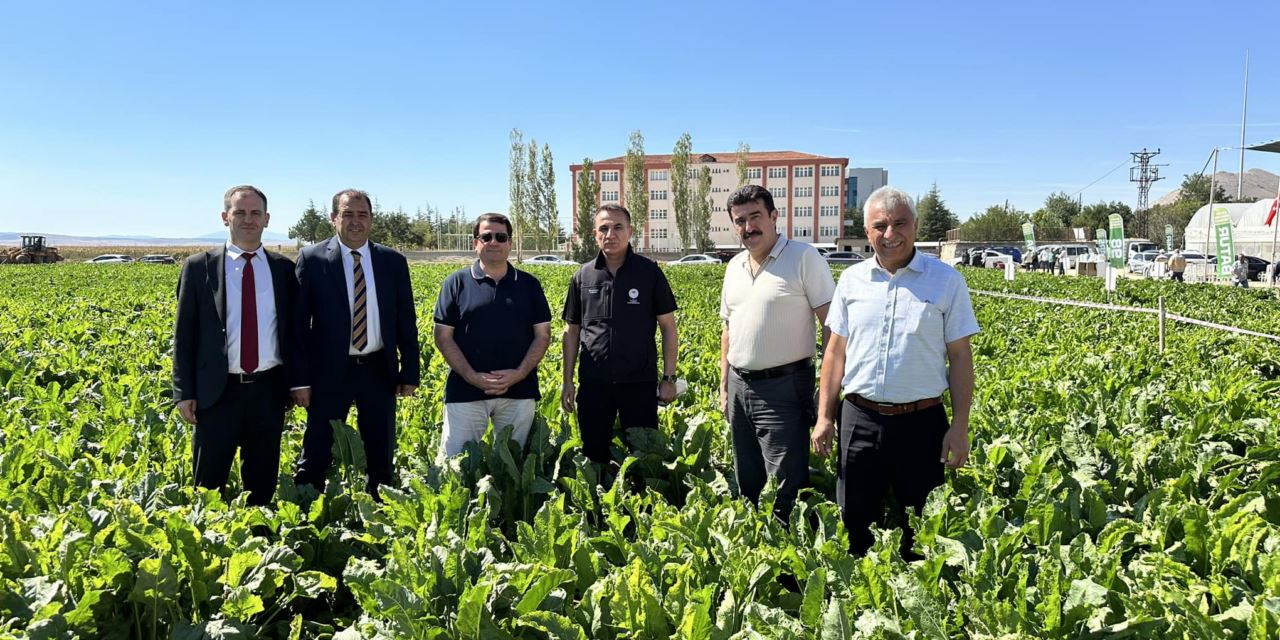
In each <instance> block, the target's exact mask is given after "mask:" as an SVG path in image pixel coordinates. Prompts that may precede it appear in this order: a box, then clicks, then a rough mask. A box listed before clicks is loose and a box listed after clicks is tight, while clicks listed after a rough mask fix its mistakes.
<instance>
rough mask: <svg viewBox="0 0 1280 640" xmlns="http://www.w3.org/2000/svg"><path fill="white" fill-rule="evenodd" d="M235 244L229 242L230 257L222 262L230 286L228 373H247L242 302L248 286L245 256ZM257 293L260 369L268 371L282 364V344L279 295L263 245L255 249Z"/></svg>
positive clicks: (254, 268) (255, 283)
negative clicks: (242, 359)
mask: <svg viewBox="0 0 1280 640" xmlns="http://www.w3.org/2000/svg"><path fill="white" fill-rule="evenodd" d="M245 253H247V252H246V251H244V250H243V249H241V248H240V247H237V246H235V245H234V244H231V243H229V242H228V243H227V254H226V258H225V259H224V260H223V261H222V264H223V274H224V275H225V276H226V283H227V292H226V293H227V372H228V373H244V372H245V371H244V369H243V368H242V367H241V366H240V318H241V315H242V313H241V309H240V299H241V295H242V294H243V291H244V287H243V286H241V285H243V284H244V283H243V279H244V264H245V261H244V258H243V256H244V254H245ZM253 254H254V255H253V293H254V297H255V299H256V301H257V303H258V307H257V313H258V368H257V369H255V371H266V370H267V369H270V368H272V367H277V366H280V365H281V364H282V361H281V359H280V350H279V348H277V345H278V344H280V342H279V340H277V339H276V294H275V287H274V286H273V283H272V281H271V265H270V263H268V262H267V253H266V251H265V250H263V248H262V246H261V245H259V246H258V248H257V249H254V250H253Z"/></svg>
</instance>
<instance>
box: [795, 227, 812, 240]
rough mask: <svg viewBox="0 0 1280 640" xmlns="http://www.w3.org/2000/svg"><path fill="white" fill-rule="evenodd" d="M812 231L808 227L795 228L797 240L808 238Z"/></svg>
mask: <svg viewBox="0 0 1280 640" xmlns="http://www.w3.org/2000/svg"><path fill="white" fill-rule="evenodd" d="M812 231H813V230H812V229H810V228H809V227H796V237H797V238H808V237H809V235H810V233H811V232H812Z"/></svg>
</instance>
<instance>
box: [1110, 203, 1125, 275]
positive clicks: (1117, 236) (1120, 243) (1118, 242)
mask: <svg viewBox="0 0 1280 640" xmlns="http://www.w3.org/2000/svg"><path fill="white" fill-rule="evenodd" d="M1107 221H1108V222H1109V223H1110V225H1111V235H1110V237H1108V240H1109V242H1108V243H1107V244H1108V246H1107V257H1108V258H1110V259H1111V266H1113V267H1115V268H1117V269H1121V268H1123V267H1124V260H1125V255H1124V218H1121V217H1120V214H1118V213H1113V214H1111V215H1109V216H1107Z"/></svg>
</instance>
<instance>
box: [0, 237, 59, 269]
mask: <svg viewBox="0 0 1280 640" xmlns="http://www.w3.org/2000/svg"><path fill="white" fill-rule="evenodd" d="M64 259H65V258H63V257H62V254H60V253H58V249H57V248H56V247H49V246H45V243H44V236H22V246H21V247H9V248H8V249H4V250H0V264H4V263H6V262H12V263H16V264H46V263H53V262H61V261H62V260H64Z"/></svg>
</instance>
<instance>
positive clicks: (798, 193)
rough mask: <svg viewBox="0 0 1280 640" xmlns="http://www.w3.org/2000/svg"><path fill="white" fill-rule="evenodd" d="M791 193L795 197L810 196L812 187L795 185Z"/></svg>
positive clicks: (811, 195)
mask: <svg viewBox="0 0 1280 640" xmlns="http://www.w3.org/2000/svg"><path fill="white" fill-rule="evenodd" d="M797 177H799V176H797ZM793 195H794V196H795V197H797V198H812V197H813V187H796V188H795V193H794V194H793Z"/></svg>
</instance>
